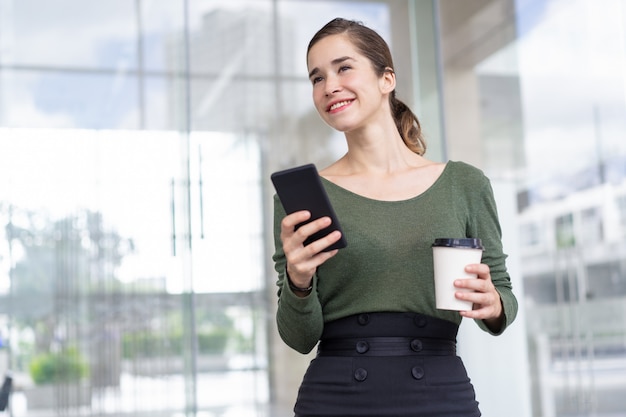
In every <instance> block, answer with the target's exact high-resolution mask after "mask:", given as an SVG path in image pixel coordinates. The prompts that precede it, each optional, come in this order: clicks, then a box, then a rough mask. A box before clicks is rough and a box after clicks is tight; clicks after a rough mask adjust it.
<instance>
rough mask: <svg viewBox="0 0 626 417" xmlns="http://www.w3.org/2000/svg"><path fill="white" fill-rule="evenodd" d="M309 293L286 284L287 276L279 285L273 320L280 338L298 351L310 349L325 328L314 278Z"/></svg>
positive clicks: (306, 351)
mask: <svg viewBox="0 0 626 417" xmlns="http://www.w3.org/2000/svg"><path fill="white" fill-rule="evenodd" d="M312 284H313V289H312V290H311V291H310V293H309V294H308V295H302V294H298V292H296V291H293V290H291V289H290V288H289V286H288V284H287V280H286V278H285V279H284V280H282V285H280V287H281V288H280V290H279V299H278V311H277V313H276V324H277V326H278V333H279V334H280V337H281V339H282V340H283V341H284V342H285V343H286V344H287V345H288V346H289V347H291V348H292V349H294V350H296V351H298V352H300V353H305V354H306V353H309V352H310V351H311V350H312V349H313V348H314V347H315V345H316V344H317V342H318V341H319V338H320V337H321V335H322V331H323V330H324V319H323V316H322V306H321V304H320V302H319V299H318V298H317V292H316V289H315V286H316V285H315V280H313V283H312Z"/></svg>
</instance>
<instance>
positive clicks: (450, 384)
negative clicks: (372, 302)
mask: <svg viewBox="0 0 626 417" xmlns="http://www.w3.org/2000/svg"><path fill="white" fill-rule="evenodd" d="M457 331H458V326H457V325H456V324H454V323H452V322H448V321H446V320H441V319H437V318H434V317H430V316H425V315H421V314H414V313H370V314H360V315H356V316H351V317H347V318H344V319H340V320H337V321H335V322H331V323H327V324H326V326H325V328H324V334H323V336H322V340H321V342H320V344H319V349H318V355H317V356H316V358H315V359H314V360H313V361H311V364H310V365H309V367H308V369H307V372H306V373H305V375H304V379H303V381H302V384H301V386H300V389H299V391H298V399H297V401H296V405H295V408H294V411H295V415H296V417H322V416H333V417H349V416H354V417H369V416H371V417H478V416H480V415H481V414H480V411H479V409H478V403H477V402H476V398H475V393H474V388H473V387H472V385H471V382H470V379H469V377H468V376H467V372H466V370H465V366H464V365H463V362H462V361H461V358H459V357H458V356H457V355H456V354H455V349H454V347H455V343H456V342H455V341H456V334H457Z"/></svg>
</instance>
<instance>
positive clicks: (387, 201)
mask: <svg viewBox="0 0 626 417" xmlns="http://www.w3.org/2000/svg"><path fill="white" fill-rule="evenodd" d="M450 162H452V161H448V162H446V164H445V166H444V167H443V170H442V171H441V174H439V176H438V177H437V179H436V180H435V181H434V182H433V183H432V184H431V185H430V186H429V187H428V188H426V189H425V190H424V191H422V192H421V193H419V194H417V195H414V196H413V197H408V198H405V199H401V200H379V199H376V198H371V197H366V196H364V195H361V194H358V193H355V192H354V191H351V190H348V189H347V188H344V187H342V186H341V185H338V184H335V183H334V182H332V181H330V180H328V179H326V178H324V177H322V176H320V178H321V179H322V181H323V182H324V183H326V184H329V185H331V186H332V187H335V188H337V189H339V190H341V191H343V192H344V193H347V194H350V195H352V196H355V197H357V198H360V199H362V200H365V201H371V202H373V203H382V204H393V203H406V202H411V201H414V200H418V199H420V198H422V197H423V196H424V195H426V194H429V193H430V191H431V190H432V189H434V188H436V187H437V185H438V184H439V183H440V182H441V181H442V178H443V177H444V176H446V175H447V174H446V173H447V172H448V167H449V166H450Z"/></svg>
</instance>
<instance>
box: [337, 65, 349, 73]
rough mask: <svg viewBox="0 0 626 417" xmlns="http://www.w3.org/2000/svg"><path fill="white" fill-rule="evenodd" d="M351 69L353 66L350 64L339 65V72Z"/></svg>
mask: <svg viewBox="0 0 626 417" xmlns="http://www.w3.org/2000/svg"><path fill="white" fill-rule="evenodd" d="M349 69H352V67H350V66H349V65H342V66H341V67H339V72H344V71H347V70H349Z"/></svg>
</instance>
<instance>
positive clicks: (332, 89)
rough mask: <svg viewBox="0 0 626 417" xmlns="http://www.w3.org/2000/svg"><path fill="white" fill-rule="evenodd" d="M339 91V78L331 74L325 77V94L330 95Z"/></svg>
mask: <svg viewBox="0 0 626 417" xmlns="http://www.w3.org/2000/svg"><path fill="white" fill-rule="evenodd" d="M339 91H341V85H340V84H339V80H338V79H337V77H333V76H329V77H327V78H326V85H325V94H326V96H327V97H328V96H330V95H332V94H335V93H337V92H339Z"/></svg>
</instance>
